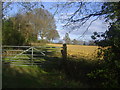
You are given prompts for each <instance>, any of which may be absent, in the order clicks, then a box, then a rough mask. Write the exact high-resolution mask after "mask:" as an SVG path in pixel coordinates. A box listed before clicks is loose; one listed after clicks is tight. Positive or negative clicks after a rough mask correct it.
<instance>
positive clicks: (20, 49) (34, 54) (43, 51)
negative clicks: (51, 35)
mask: <svg viewBox="0 0 120 90" xmlns="http://www.w3.org/2000/svg"><path fill="white" fill-rule="evenodd" d="M61 49H62V47H43V46H3V47H2V50H3V51H2V63H3V64H11V65H36V64H37V65H39V64H41V63H42V62H43V61H44V58H48V57H54V55H55V54H59V55H60V54H61V53H60V52H61Z"/></svg>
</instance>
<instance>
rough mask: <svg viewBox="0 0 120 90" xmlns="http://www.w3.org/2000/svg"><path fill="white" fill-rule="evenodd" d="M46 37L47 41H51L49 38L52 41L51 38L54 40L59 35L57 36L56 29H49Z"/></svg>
mask: <svg viewBox="0 0 120 90" xmlns="http://www.w3.org/2000/svg"><path fill="white" fill-rule="evenodd" d="M46 38H47V39H48V40H49V41H51V40H52V41H53V40H55V39H58V38H60V36H59V33H58V31H57V30H49V31H48V34H47V36H46Z"/></svg>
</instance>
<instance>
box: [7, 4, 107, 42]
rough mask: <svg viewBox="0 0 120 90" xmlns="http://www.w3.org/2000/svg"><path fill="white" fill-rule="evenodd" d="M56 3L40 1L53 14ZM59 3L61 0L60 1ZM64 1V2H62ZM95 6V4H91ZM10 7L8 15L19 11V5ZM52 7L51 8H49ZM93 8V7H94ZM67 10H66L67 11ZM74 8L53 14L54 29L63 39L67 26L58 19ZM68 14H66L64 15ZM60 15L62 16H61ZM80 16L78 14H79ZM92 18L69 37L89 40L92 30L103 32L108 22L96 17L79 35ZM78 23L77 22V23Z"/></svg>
mask: <svg viewBox="0 0 120 90" xmlns="http://www.w3.org/2000/svg"><path fill="white" fill-rule="evenodd" d="M56 3H58V2H42V4H43V5H44V9H47V10H48V11H49V12H50V13H52V14H54V13H55V10H56V8H55V6H54V5H56ZM60 3H61V2H60ZM63 3H64V2H63ZM93 5H94V6H95V4H93ZM11 7H13V9H10V8H9V9H8V11H9V12H8V13H7V15H8V16H12V15H14V14H15V13H17V12H20V11H19V8H20V5H18V6H17V5H14V4H13V5H12V6H11ZM51 7H52V9H50V8H51ZM87 7H88V8H91V7H90V6H89V5H88V6H87ZM95 7H96V9H98V10H99V9H100V7H101V6H95ZM94 9H95V8H94ZM67 10H68V11H67ZM75 10H76V7H74V6H73V7H72V8H69V9H66V8H63V9H62V10H61V11H60V12H59V13H57V14H55V16H54V18H55V21H56V26H57V28H56V30H57V31H58V33H59V35H60V39H63V37H64V36H65V34H66V33H68V32H69V31H70V29H69V28H63V26H64V25H65V23H66V22H65V21H64V22H61V21H60V20H59V19H61V20H62V19H65V18H68V15H69V14H72V13H74V12H75ZM66 14H68V15H66ZM61 15H62V16H61ZM79 17H80V16H79ZM93 19H94V18H91V19H90V20H88V21H87V22H86V23H85V24H84V25H83V26H81V27H80V28H77V29H73V31H72V32H70V33H69V36H70V38H71V39H72V40H73V39H77V40H83V41H89V40H92V39H91V35H92V34H93V32H95V31H97V32H105V31H106V30H107V28H108V24H107V23H105V22H104V19H103V18H101V19H98V20H96V21H94V22H93V23H92V24H91V26H90V27H89V30H88V31H87V32H86V33H85V36H84V37H80V36H81V35H82V34H83V33H84V31H85V30H86V28H87V26H88V25H89V23H90V21H91V20H93ZM78 25H79V23H78Z"/></svg>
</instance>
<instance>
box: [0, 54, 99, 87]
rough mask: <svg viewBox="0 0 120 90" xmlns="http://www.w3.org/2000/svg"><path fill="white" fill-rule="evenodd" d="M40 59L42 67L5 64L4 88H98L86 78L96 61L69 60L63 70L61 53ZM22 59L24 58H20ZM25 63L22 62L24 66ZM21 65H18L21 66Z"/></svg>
mask: <svg viewBox="0 0 120 90" xmlns="http://www.w3.org/2000/svg"><path fill="white" fill-rule="evenodd" d="M47 54H48V55H47V56H45V57H40V59H37V61H41V64H40V65H32V66H14V65H11V64H10V63H9V64H8V65H4V64H3V70H2V71H3V73H2V75H3V77H2V78H3V79H2V80H3V83H2V85H3V86H2V87H3V88H90V87H97V85H98V83H96V82H92V81H90V80H89V79H88V77H87V76H86V75H87V73H89V72H90V71H91V70H94V69H95V63H94V61H90V60H85V59H82V58H77V59H76V58H72V57H71V58H68V61H67V64H66V65H65V66H64V67H67V68H62V66H63V63H62V58H61V55H60V52H59V53H55V52H53V53H47ZM20 57H22V56H20ZM22 63H23V62H21V64H22ZM19 64H20V63H18V65H19Z"/></svg>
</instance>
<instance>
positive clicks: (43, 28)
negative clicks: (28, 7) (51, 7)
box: [31, 8, 56, 39]
mask: <svg viewBox="0 0 120 90" xmlns="http://www.w3.org/2000/svg"><path fill="white" fill-rule="evenodd" d="M32 13H33V18H31V20H32V22H33V24H34V29H35V30H36V31H37V32H38V34H39V36H40V37H41V39H44V38H46V37H47V35H48V32H50V31H49V30H55V29H56V24H55V20H54V17H53V16H52V14H51V13H49V12H48V11H47V10H44V9H42V8H38V9H35V10H33V11H32ZM52 32H53V31H52Z"/></svg>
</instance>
